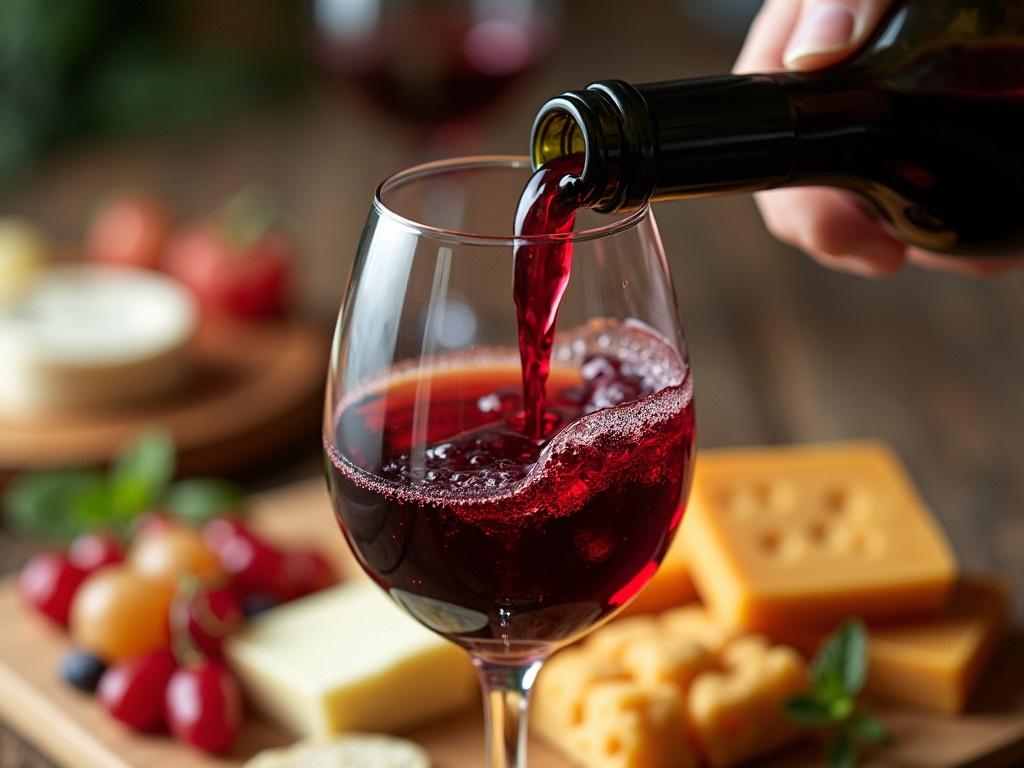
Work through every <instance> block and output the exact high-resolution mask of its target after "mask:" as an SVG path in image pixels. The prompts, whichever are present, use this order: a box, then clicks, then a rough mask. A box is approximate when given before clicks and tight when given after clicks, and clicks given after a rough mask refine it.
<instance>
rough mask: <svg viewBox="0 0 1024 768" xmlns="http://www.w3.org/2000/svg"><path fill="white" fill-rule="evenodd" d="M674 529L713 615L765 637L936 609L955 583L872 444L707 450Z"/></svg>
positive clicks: (945, 554)
mask: <svg viewBox="0 0 1024 768" xmlns="http://www.w3.org/2000/svg"><path fill="white" fill-rule="evenodd" d="M680 535H681V536H683V538H684V544H685V550H686V556H687V558H688V560H689V563H690V573H691V576H692V577H693V580H694V582H695V584H696V585H697V590H698V592H699V593H700V596H701V598H702V599H703V600H704V602H705V603H706V604H707V605H708V606H709V607H710V609H711V610H712V612H713V613H714V614H715V616H716V617H717V618H719V619H721V620H723V621H726V622H728V623H732V624H735V625H737V626H742V627H744V628H747V629H752V630H757V631H764V632H766V633H768V634H775V633H778V634H781V635H782V636H785V635H786V634H787V632H788V631H791V630H792V628H793V626H800V627H811V626H819V627H828V626H833V625H835V624H837V623H838V622H840V621H841V620H843V619H845V618H848V617H850V616H859V617H861V618H864V619H887V618H894V617H898V618H907V617H909V616H922V615H932V614H935V613H937V612H939V611H940V610H941V609H942V608H943V606H944V605H945V604H946V602H947V600H948V598H949V595H950V593H951V590H952V587H953V584H954V582H955V581H956V573H957V568H956V561H955V559H954V556H953V552H952V550H951V549H950V546H949V544H948V542H947V541H946V539H945V537H944V535H943V533H942V531H941V530H940V528H939V527H938V525H937V524H936V522H935V521H934V520H933V519H932V517H931V515H930V514H929V512H928V510H927V508H926V507H925V506H924V504H923V502H922V501H921V499H920V497H919V496H918V494H917V492H916V491H915V489H914V486H913V484H912V483H911V481H910V478H909V477H908V476H907V473H906V471H905V470H904V468H903V466H902V465H901V463H900V461H899V459H898V458H897V457H896V456H895V454H894V453H893V452H892V451H891V450H890V449H889V448H888V447H886V446H884V445H882V444H878V443H847V444H831V445H819V446H804V447H795V448H765V449H742V450H730V451H715V452H705V453H703V454H701V456H700V458H699V459H698V463H697V471H696V474H695V478H694V489H693V495H692V500H691V503H690V509H689V510H688V512H687V520H686V525H684V526H683V528H682V531H681V534H680Z"/></svg>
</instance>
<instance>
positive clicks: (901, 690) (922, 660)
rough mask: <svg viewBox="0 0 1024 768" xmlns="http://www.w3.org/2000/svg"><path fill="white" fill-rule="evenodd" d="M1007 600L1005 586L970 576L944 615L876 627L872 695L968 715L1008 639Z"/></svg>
mask: <svg viewBox="0 0 1024 768" xmlns="http://www.w3.org/2000/svg"><path fill="white" fill-rule="evenodd" d="M1007 596H1008V594H1007V589H1006V586H1005V585H1004V584H1003V583H1002V582H999V581H997V580H995V579H991V578H981V577H968V578H965V579H964V580H963V581H962V582H961V583H960V584H958V585H957V588H956V590H955V592H954V593H953V599H952V600H951V601H950V605H949V607H948V609H947V610H946V611H945V613H943V614H942V615H941V616H939V617H937V618H934V619H929V620H925V621H920V622H915V623H908V624H897V625H893V626H881V627H874V628H872V629H871V634H870V637H871V644H870V651H869V654H870V655H869V658H870V666H869V667H868V680H867V685H866V690H867V692H868V693H869V694H870V695H872V696H877V697H879V698H883V699H887V700H889V701H894V702H899V703H901V704H909V705H911V706H915V707H920V708H922V709H928V710H932V711H936V712H943V713H947V714H954V713H957V712H962V711H964V709H966V708H967V704H968V701H969V697H970V694H971V691H972V689H973V688H974V687H975V685H976V684H977V682H978V680H979V679H980V678H981V676H982V675H983V674H984V671H985V669H986V667H987V666H988V664H989V662H990V661H991V660H992V657H993V656H994V655H995V653H996V651H998V649H999V645H1000V643H1001V641H1002V640H1003V638H1004V636H1005V633H1006V628H1007V621H1008V618H1007V617H1008V609H1007Z"/></svg>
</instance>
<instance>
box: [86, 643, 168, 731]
mask: <svg viewBox="0 0 1024 768" xmlns="http://www.w3.org/2000/svg"><path fill="white" fill-rule="evenodd" d="M176 668H177V662H175V660H174V656H173V654H171V652H170V651H166V650H165V651H156V652H154V653H149V654H146V655H145V656H139V657H137V658H134V659H131V660H130V661H124V662H121V663H120V664H116V665H114V666H112V667H111V668H110V669H108V670H107V671H106V672H105V673H104V674H103V677H101V678H100V684H99V688H98V689H97V695H98V696H99V700H100V703H101V704H102V705H103V708H104V709H106V710H107V712H109V713H110V714H111V715H112V716H113V717H115V718H117V719H118V720H120V721H121V722H122V723H124V724H125V725H127V726H128V727H129V728H132V729H133V730H136V731H155V730H158V729H159V728H160V727H161V725H163V723H164V719H163V718H164V692H165V691H166V690H167V685H168V683H169V681H170V680H171V676H172V675H173V674H174V670H175V669H176Z"/></svg>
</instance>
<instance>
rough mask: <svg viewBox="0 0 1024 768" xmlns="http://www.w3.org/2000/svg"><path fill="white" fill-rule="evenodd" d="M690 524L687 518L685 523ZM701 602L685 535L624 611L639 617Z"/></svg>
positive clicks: (673, 545) (674, 544) (671, 549)
mask: <svg viewBox="0 0 1024 768" xmlns="http://www.w3.org/2000/svg"><path fill="white" fill-rule="evenodd" d="M685 524H686V516H685V515H684V516H683V522H682V523H681V524H680V525H685ZM696 599H697V592H696V590H695V589H694V587H693V582H692V581H691V580H690V572H689V569H688V567H687V562H686V548H685V545H684V544H683V537H682V534H681V533H679V532H677V533H676V537H675V539H673V541H672V544H671V545H669V548H668V552H666V553H665V558H664V559H663V560H662V561H661V565H660V566H658V570H657V571H656V572H655V573H654V576H653V577H652V578H651V580H650V581H649V582H647V585H646V586H645V587H644V588H643V589H642V590H640V594H638V595H637V596H636V598H634V600H633V602H631V603H630V604H629V605H628V606H626V609H625V610H624V611H623V615H624V616H635V615H636V614H640V613H659V612H660V611H665V610H668V609H669V608H675V607H676V606H679V605H683V604H685V603H691V602H693V601H694V600H696Z"/></svg>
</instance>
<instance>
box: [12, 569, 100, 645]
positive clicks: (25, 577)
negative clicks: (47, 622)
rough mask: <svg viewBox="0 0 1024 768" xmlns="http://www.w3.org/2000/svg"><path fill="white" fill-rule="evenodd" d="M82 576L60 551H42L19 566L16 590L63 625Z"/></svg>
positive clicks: (44, 613)
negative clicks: (19, 571)
mask: <svg viewBox="0 0 1024 768" xmlns="http://www.w3.org/2000/svg"><path fill="white" fill-rule="evenodd" d="M85 577H86V573H85V572H84V571H82V570H81V569H80V568H76V567H75V566H74V565H72V564H71V563H70V562H69V561H68V559H67V557H65V556H64V555H62V554H60V553H59V552H43V553H42V554H39V555H36V556H35V557H33V558H32V559H31V560H29V561H28V563H27V564H26V565H25V567H24V568H23V569H22V570H21V575H20V576H19V577H18V591H19V592H20V594H21V598H22V600H24V601H25V602H26V603H28V604H29V605H31V606H32V607H33V608H35V609H36V610H37V611H39V612H40V613H42V614H43V615H44V616H48V617H49V618H50V619H52V620H53V621H55V622H57V624H59V625H60V626H62V627H66V626H67V625H68V617H69V614H70V611H71V604H72V600H73V599H74V597H75V594H76V593H77V591H78V588H79V586H80V585H81V584H82V582H83V581H84V580H85Z"/></svg>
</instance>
